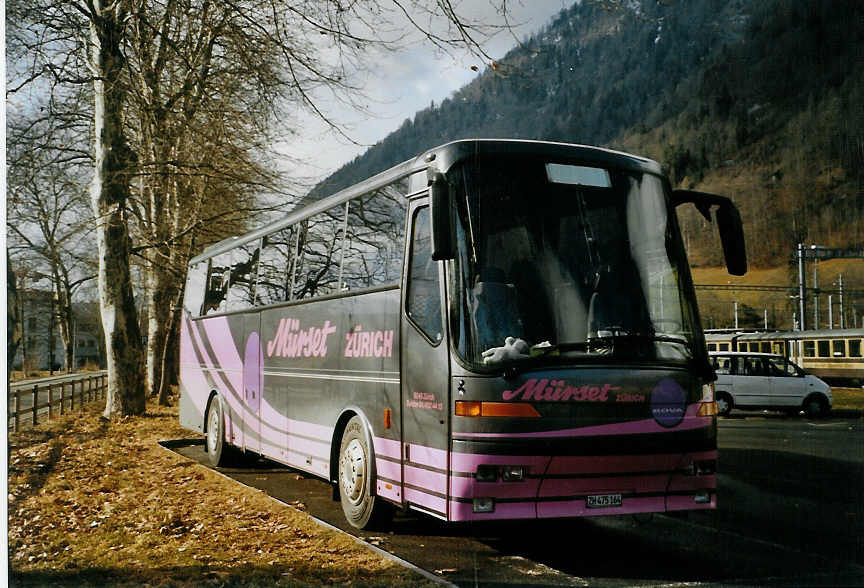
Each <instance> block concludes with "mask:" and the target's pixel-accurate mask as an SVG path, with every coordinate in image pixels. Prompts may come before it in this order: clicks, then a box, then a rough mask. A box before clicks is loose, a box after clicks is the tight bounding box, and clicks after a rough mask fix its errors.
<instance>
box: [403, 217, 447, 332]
mask: <svg viewBox="0 0 864 588" xmlns="http://www.w3.org/2000/svg"><path fill="white" fill-rule="evenodd" d="M405 298H406V300H405V307H406V311H407V313H408V316H409V317H410V318H411V320H412V321H413V322H414V324H416V325H417V327H418V328H419V329H420V330H421V331H422V332H423V333H424V334H425V335H426V336H427V337H428V338H429V339H430V340H431V341H434V342H438V341H440V340H441V337H442V335H443V331H444V325H443V321H442V318H441V289H440V287H439V279H438V263H437V262H435V261H433V260H432V232H431V227H430V221H429V207H428V206H424V207H423V208H420V209H418V210H417V212H416V213H415V215H414V228H413V231H412V235H411V252H410V263H409V269H408V291H407V294H406V297H405Z"/></svg>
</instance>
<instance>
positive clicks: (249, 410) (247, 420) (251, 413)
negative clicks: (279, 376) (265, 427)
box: [238, 312, 263, 453]
mask: <svg viewBox="0 0 864 588" xmlns="http://www.w3.org/2000/svg"><path fill="white" fill-rule="evenodd" d="M243 326H244V329H243V332H244V334H245V340H246V342H245V344H244V351H243V393H242V396H241V401H242V406H243V409H242V411H241V420H242V422H243V444H242V445H241V447H243V448H245V449H246V450H248V451H254V452H256V453H261V412H260V411H261V396H262V393H263V390H262V384H263V380H262V376H261V370H262V367H263V365H262V363H263V362H262V355H263V351H262V348H261V336H260V332H261V315H260V314H259V313H257V312H249V313H245V314H244V315H243ZM238 445H240V443H238Z"/></svg>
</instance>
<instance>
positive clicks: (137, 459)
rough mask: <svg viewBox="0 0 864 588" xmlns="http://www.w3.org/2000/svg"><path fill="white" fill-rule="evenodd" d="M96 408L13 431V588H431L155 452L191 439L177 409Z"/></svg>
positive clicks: (300, 517)
mask: <svg viewBox="0 0 864 588" xmlns="http://www.w3.org/2000/svg"><path fill="white" fill-rule="evenodd" d="M97 404H98V403H97ZM100 408H101V407H100V406H93V407H92V408H91V410H89V411H86V412H83V413H80V414H76V415H69V416H67V417H63V418H60V419H57V420H54V421H51V422H50V423H47V424H45V425H41V426H39V427H37V428H34V429H29V430H26V431H23V432H20V433H16V434H10V436H9V563H10V581H11V584H12V585H19V586H20V585H39V586H42V585H63V586H89V585H100V586H103V585H135V586H139V585H151V586H199V585H219V586H259V585H261V586H270V585H277V584H278V585H322V584H327V585H332V584H360V585H393V584H396V585H412V586H413V585H417V584H422V583H428V581H424V580H423V579H422V578H420V577H419V576H417V575H415V574H413V573H411V572H409V571H407V570H405V569H404V568H402V567H401V566H399V565H397V564H395V563H393V562H391V561H389V560H387V559H384V558H382V557H380V556H379V555H377V554H375V553H373V552H372V551H370V550H368V549H365V548H364V547H363V546H362V545H358V544H357V543H356V542H354V541H353V540H352V539H351V538H349V537H346V536H344V535H340V534H337V533H334V532H332V531H329V530H325V529H323V528H321V527H319V526H318V525H316V524H315V523H314V522H313V521H312V520H311V519H310V518H309V517H308V516H307V515H305V514H303V513H301V512H298V511H295V510H293V509H289V508H286V507H284V506H281V505H279V504H277V503H275V502H274V501H272V500H270V499H269V498H268V497H267V496H266V495H264V494H263V493H262V492H260V491H257V490H253V489H250V488H246V487H243V486H241V485H239V484H237V483H235V482H232V481H230V480H227V479H225V478H223V477H221V476H219V475H217V474H216V473H214V472H212V471H210V470H208V469H207V468H205V467H203V466H201V465H199V464H197V463H196V462H193V461H191V460H188V459H186V458H184V457H182V456H179V455H176V454H174V453H171V452H169V451H166V450H164V449H162V448H161V447H159V446H158V445H157V441H159V440H164V439H177V438H181V437H186V436H189V435H190V433H188V432H186V431H184V430H182V429H180V427H179V425H178V424H177V412H176V409H165V408H157V407H155V406H150V407H149V411H148V413H147V414H146V415H145V416H142V417H136V418H128V419H125V420H122V421H120V422H113V423H109V422H105V421H103V420H101V419H99V416H98V410H99V409H100Z"/></svg>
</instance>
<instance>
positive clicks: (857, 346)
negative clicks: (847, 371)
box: [849, 339, 861, 357]
mask: <svg viewBox="0 0 864 588" xmlns="http://www.w3.org/2000/svg"><path fill="white" fill-rule="evenodd" d="M849 357H861V339H849Z"/></svg>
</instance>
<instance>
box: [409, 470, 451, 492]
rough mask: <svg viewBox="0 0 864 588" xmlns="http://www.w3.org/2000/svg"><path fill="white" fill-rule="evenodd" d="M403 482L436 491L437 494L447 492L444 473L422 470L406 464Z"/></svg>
mask: <svg viewBox="0 0 864 588" xmlns="http://www.w3.org/2000/svg"><path fill="white" fill-rule="evenodd" d="M405 483H406V484H411V485H412V486H418V487H420V488H423V489H424V490H429V491H431V492H437V493H438V494H447V475H446V474H442V473H438V472H430V471H429V470H423V469H420V468H414V467H411V466H409V465H406V466H405Z"/></svg>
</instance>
